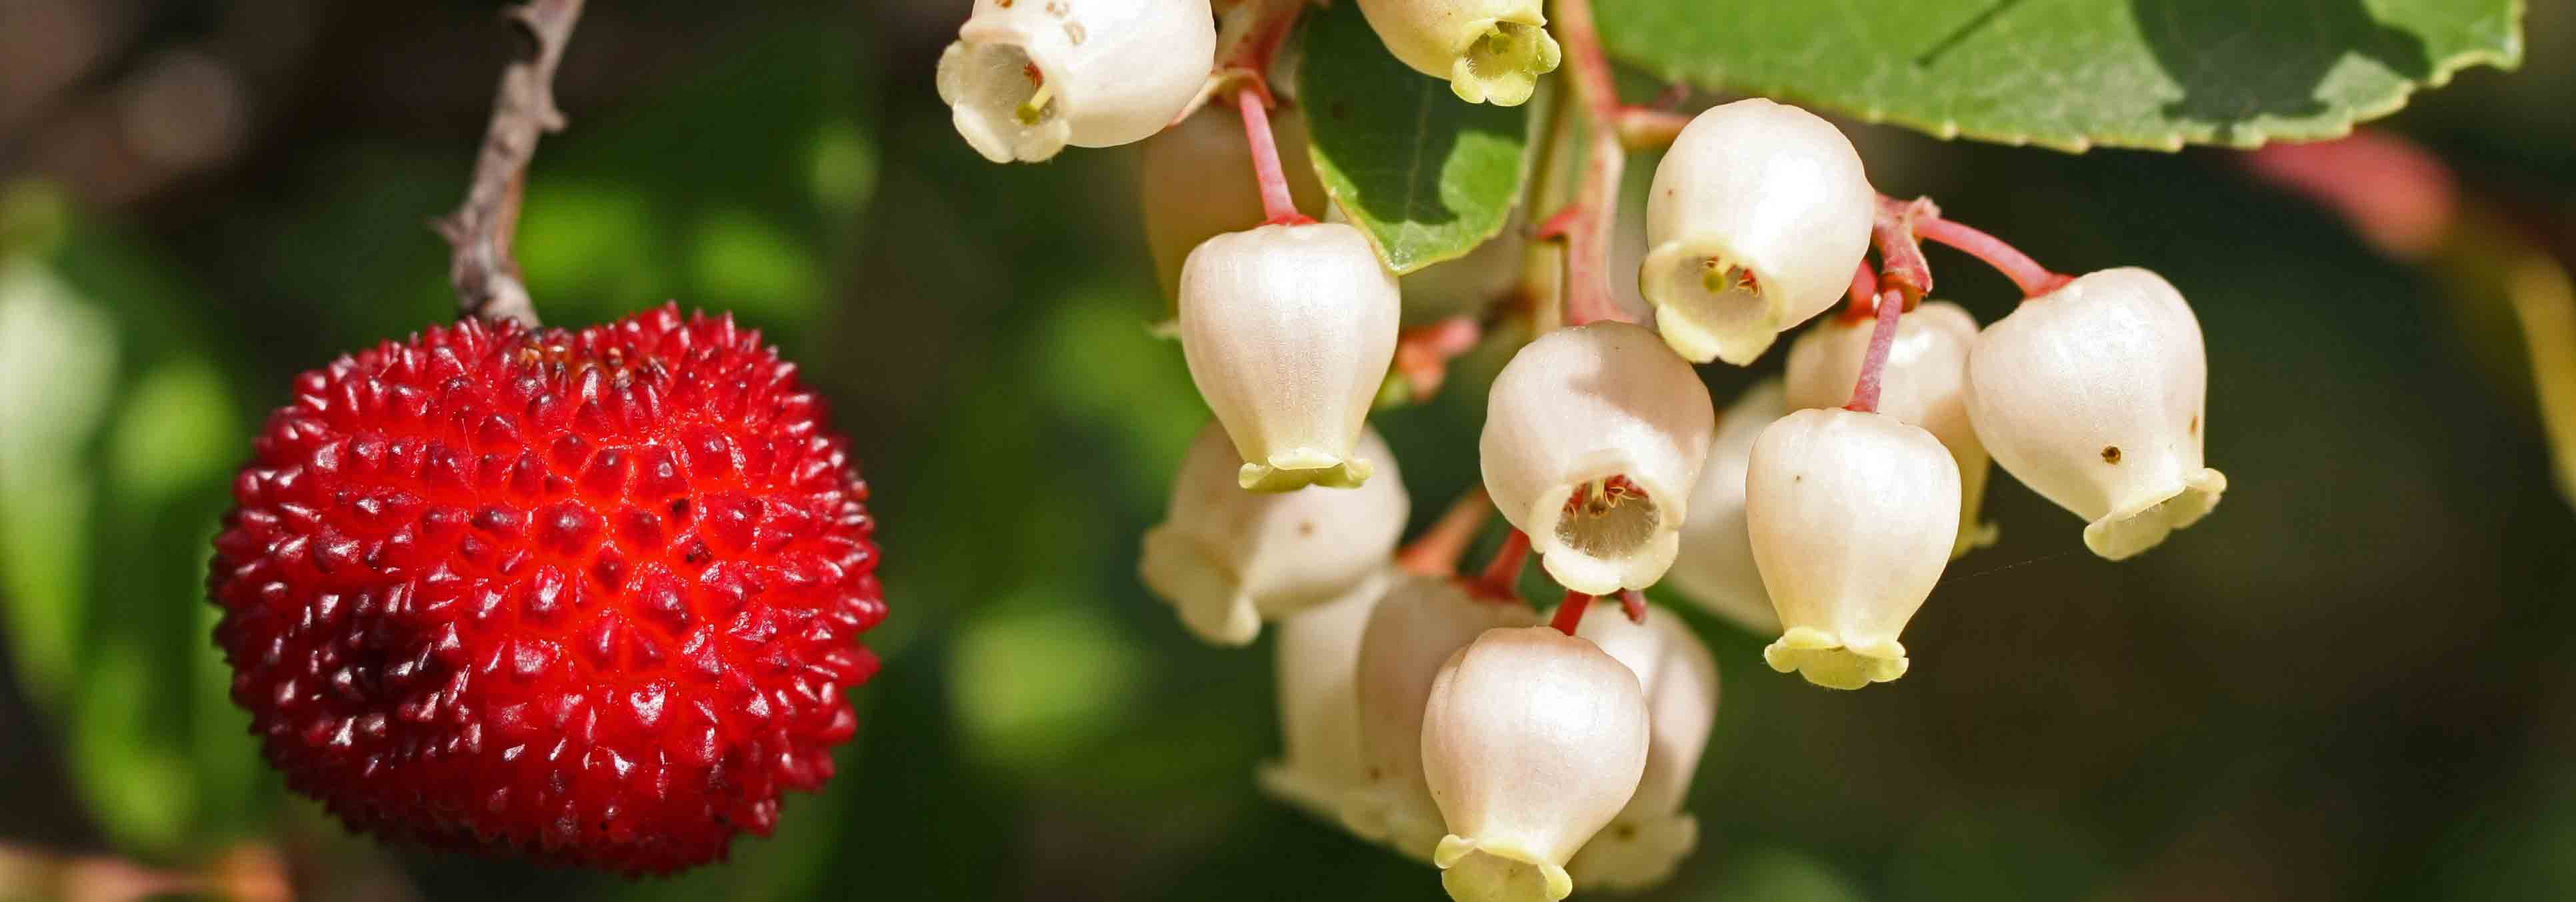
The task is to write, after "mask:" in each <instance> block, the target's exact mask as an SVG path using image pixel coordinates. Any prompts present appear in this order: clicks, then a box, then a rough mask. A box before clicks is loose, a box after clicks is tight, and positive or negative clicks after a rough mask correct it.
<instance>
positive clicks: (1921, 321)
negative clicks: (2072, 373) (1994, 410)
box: [1788, 301, 1996, 558]
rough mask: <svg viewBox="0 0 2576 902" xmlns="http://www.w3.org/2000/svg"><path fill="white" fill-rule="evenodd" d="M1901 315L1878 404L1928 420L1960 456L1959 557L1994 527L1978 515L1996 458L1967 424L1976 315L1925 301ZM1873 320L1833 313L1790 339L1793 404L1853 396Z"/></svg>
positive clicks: (1990, 540)
mask: <svg viewBox="0 0 2576 902" xmlns="http://www.w3.org/2000/svg"><path fill="white" fill-rule="evenodd" d="M1896 323H1897V324H1896V341H1895V343H1894V344H1891V345H1889V346H1888V350H1887V370H1886V373H1885V377H1884V380H1883V381H1882V382H1881V383H1880V387H1879V395H1878V412H1879V413H1883V414H1886V415H1888V416H1892V417H1895V418H1897V419H1898V420H1899V421H1902V422H1906V423H1911V424H1914V425H1916V426H1921V427H1923V428H1924V429H1925V430H1926V431H1929V432H1931V433H1932V437H1933V438H1937V439H1940V440H1941V446H1942V447H1945V448H1948V449H1950V458H1951V459H1952V460H1956V461H1958V462H1959V492H1960V497H1959V541H1958V547H1956V548H1952V549H1951V550H1950V556H1951V557H1953V558H1955V557H1958V556H1959V555H1963V554H1966V553H1968V552H1970V551H1973V550H1975V549H1978V548H1983V547H1985V546H1988V545H1992V544H1994V542H1995V535H1996V529H1995V526H1994V524H1991V523H1982V524H1981V523H1978V522H1977V512H1978V510H1979V509H1980V508H1983V507H1984V506H1985V497H1986V473H1987V472H1988V471H1990V470H1992V469H1993V461H1992V460H1990V459H1989V458H1987V456H1986V446H1985V444H1984V443H1983V442H1980V441H1978V440H1977V430H1976V428H1975V427H1974V426H1971V425H1969V424H1968V349H1969V348H1971V347H1973V346H1975V344H1976V342H1977V319H1976V317H1973V316H1970V315H1968V311H1967V310H1965V309H1962V308H1961V307H1960V306H1959V305H1957V304H1953V303H1950V302H1948V301H1927V302H1925V303H1924V304H1922V305H1921V306H1918V307H1916V308H1915V309H1914V310H1913V311H1912V312H1909V313H1907V314H1905V316H1904V317H1903V318H1901V319H1898V320H1897V321H1896ZM1876 325H1877V322H1876V320H1846V319H1843V318H1840V317H1834V318H1831V319H1828V320H1826V321H1824V322H1821V323H1817V324H1816V327H1815V328H1813V329H1809V330H1807V331H1806V333H1805V334H1803V335H1800V336H1798V340H1797V341H1795V342H1793V343H1791V344H1790V345H1789V373H1788V385H1789V406H1790V407H1792V408H1797V409H1805V408H1822V407H1841V406H1843V405H1844V404H1846V403H1849V402H1850V401H1851V395H1852V386H1853V385H1854V384H1855V383H1857V382H1859V381H1860V366H1861V361H1862V360H1863V359H1864V358H1866V357H1868V356H1869V338H1870V333H1871V332H1872V331H1874V327H1875V326H1876Z"/></svg>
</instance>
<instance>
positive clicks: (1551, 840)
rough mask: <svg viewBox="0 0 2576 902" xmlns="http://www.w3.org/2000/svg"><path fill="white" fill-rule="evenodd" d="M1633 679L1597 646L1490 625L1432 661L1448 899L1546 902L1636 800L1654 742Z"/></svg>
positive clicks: (1563, 891) (1439, 861)
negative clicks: (1586, 847)
mask: <svg viewBox="0 0 2576 902" xmlns="http://www.w3.org/2000/svg"><path fill="white" fill-rule="evenodd" d="M1646 720H1647V711H1646V697H1645V692H1644V690H1643V689H1642V688H1640V687H1639V686H1638V683H1637V675H1636V674H1635V673H1634V672H1631V671H1630V670H1629V669H1628V666H1627V665H1625V664H1621V663H1619V660H1618V659H1616V658H1613V657H1611V656H1610V655H1609V654H1608V653H1606V652H1603V651H1602V650H1601V648H1600V647H1599V646H1596V645H1594V644H1592V642H1591V640H1588V639H1580V638H1576V637H1573V636H1568V635H1566V634H1564V633H1560V632H1557V631H1556V630H1554V629H1552V628H1549V627H1544V626H1532V627H1517V628H1510V629H1494V630H1487V631H1486V632H1485V634H1484V635H1482V636H1478V637H1476V641H1475V642H1473V643H1471V644H1469V645H1468V646H1467V647H1466V648H1463V649H1460V650H1459V651H1458V653H1457V654H1455V655H1451V656H1450V658H1449V660H1448V662H1447V663H1445V664H1442V665H1441V667H1440V676H1439V678H1438V680H1437V681H1435V682H1434V683H1433V684H1432V686H1431V699H1430V701H1429V703H1428V704H1426V705H1424V707H1423V714H1422V771H1423V776H1424V777H1425V778H1426V779H1427V780H1428V781H1429V782H1430V785H1431V796H1432V798H1433V799H1435V800H1437V801H1438V802H1439V803H1440V814H1441V816H1442V818H1444V820H1445V822H1446V823H1447V824H1448V826H1449V833H1448V835H1447V836H1444V837H1441V839H1440V845H1439V848H1438V849H1437V850H1436V851H1434V852H1433V853H1432V856H1431V863H1432V864H1434V865H1438V866H1439V867H1440V870H1441V874H1440V885H1441V886H1442V887H1443V888H1446V889H1447V890H1449V898H1451V899H1453V900H1456V902H1554V900H1558V899H1563V898H1565V897H1566V895H1567V894H1569V893H1572V892H1573V891H1574V880H1573V878H1572V876H1570V875H1569V874H1568V873H1567V872H1566V868H1565V863H1566V861H1567V860H1569V859H1571V858H1572V857H1573V856H1574V853H1575V852H1576V851H1577V850H1579V849H1581V848H1583V844H1584V843H1585V842H1588V841H1590V840H1591V839H1592V837H1593V834H1595V833H1598V832H1600V830H1601V828H1602V827H1604V826H1606V825H1608V824H1609V823H1610V821H1611V820H1612V819H1613V818H1615V817H1617V816H1618V814H1619V812H1620V810H1621V809H1622V808H1624V807H1626V806H1627V804H1628V800H1629V799H1630V798H1631V797H1633V796H1634V795H1635V794H1636V792H1637V785H1638V781H1639V780H1640V779H1641V778H1642V777H1643V776H1644V774H1645V772H1646V759H1647V757H1648V755H1649V752H1648V749H1649V747H1650V745H1651V743H1650V740H1649V733H1648V728H1647V725H1646Z"/></svg>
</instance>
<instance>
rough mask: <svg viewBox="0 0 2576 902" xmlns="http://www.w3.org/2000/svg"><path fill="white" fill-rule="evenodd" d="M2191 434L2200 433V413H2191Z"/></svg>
mask: <svg viewBox="0 0 2576 902" xmlns="http://www.w3.org/2000/svg"><path fill="white" fill-rule="evenodd" d="M2191 434H2193V435H2199V434H2200V414H2196V413H2195V414H2192V415H2191Z"/></svg>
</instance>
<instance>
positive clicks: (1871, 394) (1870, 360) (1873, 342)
mask: <svg viewBox="0 0 2576 902" xmlns="http://www.w3.org/2000/svg"><path fill="white" fill-rule="evenodd" d="M1903 315H1905V298H1904V297H1903V296H1901V295H1899V294H1897V292H1896V291H1895V290H1894V289H1889V290H1887V291H1882V292H1879V293H1878V325H1877V326H1876V327H1875V328H1873V329H1872V330H1871V331H1870V333H1869V356H1867V357H1863V358H1861V361H1860V383H1859V384H1858V385H1854V386H1852V399H1851V403H1849V404H1845V405H1843V409H1844V410H1856V411H1859V412H1861V413H1876V412H1878V391H1879V388H1880V387H1881V385H1882V384H1883V383H1884V382H1886V380H1887V350H1888V349H1889V348H1891V347H1894V346H1895V345H1896V319H1897V317H1900V316H1903Z"/></svg>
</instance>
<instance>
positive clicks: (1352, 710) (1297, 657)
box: [1254, 492, 1395, 820]
mask: <svg viewBox="0 0 2576 902" xmlns="http://www.w3.org/2000/svg"><path fill="white" fill-rule="evenodd" d="M1299 494H1307V493H1303V492H1301V493H1299ZM1394 576H1395V573H1394V571H1393V570H1392V569H1391V568H1389V569H1381V570H1379V571H1378V572H1377V574H1375V575H1373V576H1371V577H1370V578H1369V579H1367V580H1364V581H1362V582H1361V583H1360V585H1359V587H1358V588H1356V589H1352V590H1351V591H1349V592H1347V593H1345V594H1343V596H1342V597H1341V598H1339V599H1335V600H1333V601H1330V602H1326V603H1324V604H1321V605H1317V606H1315V607H1312V608H1308V609H1306V610H1303V611H1299V612H1297V613H1295V614H1291V615H1289V616H1288V617H1287V618H1285V619H1283V620H1281V621H1280V622H1279V636H1278V639H1277V642H1278V649H1277V651H1278V668H1279V670H1278V691H1279V735H1280V736H1281V737H1282V738H1283V739H1284V740H1285V743H1284V744H1285V746H1286V748H1285V749H1284V750H1283V751H1282V753H1281V754H1280V756H1279V760H1276V761H1270V762H1265V763H1263V764H1262V765H1261V767H1260V769H1259V770H1258V771H1256V772H1255V774H1254V775H1255V776H1256V777H1257V778H1258V779H1259V782H1260V784H1261V789H1262V791H1263V792H1266V793H1268V794H1270V796H1271V797H1272V798H1275V799H1278V800H1280V801H1282V802H1286V803H1288V804H1290V805H1294V806H1296V807H1298V808H1301V809H1304V810H1305V811H1306V812H1307V813H1308V814H1312V815H1314V816H1316V817H1320V818H1324V819H1327V820H1339V819H1340V817H1341V814H1342V806H1343V805H1344V804H1345V803H1347V802H1348V801H1349V800H1350V797H1351V794H1352V793H1354V792H1357V791H1359V790H1360V788H1361V787H1362V786H1363V785H1365V784H1366V782H1367V774H1368V767H1367V765H1366V764H1363V763H1362V761H1361V757H1360V699H1359V692H1358V690H1357V686H1358V683H1357V679H1356V678H1357V676H1358V673H1359V661H1360V634H1361V632H1362V631H1364V630H1366V629H1367V628H1368V621H1369V612H1370V611H1371V610H1374V609H1376V607H1377V602H1378V599H1380V598H1383V597H1385V596H1386V589H1387V586H1388V585H1389V584H1390V583H1391V582H1392V581H1393V579H1394Z"/></svg>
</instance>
